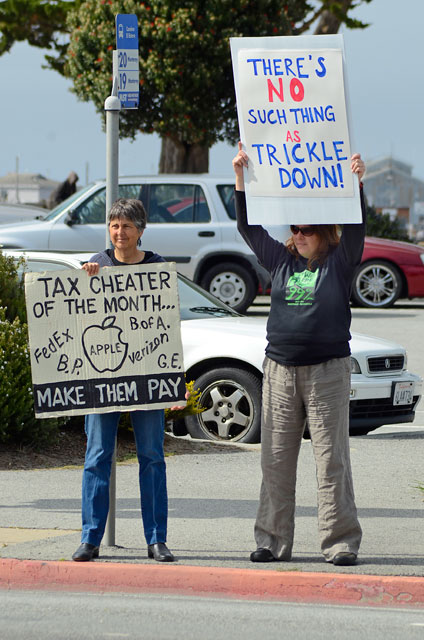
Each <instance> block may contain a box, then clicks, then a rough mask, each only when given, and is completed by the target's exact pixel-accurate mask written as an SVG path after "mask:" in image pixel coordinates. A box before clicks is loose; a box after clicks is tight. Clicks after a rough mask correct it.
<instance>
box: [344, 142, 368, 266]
mask: <svg viewBox="0 0 424 640" xmlns="http://www.w3.org/2000/svg"><path fill="white" fill-rule="evenodd" d="M350 167H351V170H352V173H354V174H356V175H357V177H358V180H359V185H360V186H359V189H360V197H361V211H362V223H361V224H345V225H343V232H342V238H341V242H340V245H341V246H340V248H341V250H342V251H343V253H344V256H345V260H346V261H347V263H348V264H350V265H351V266H352V265H353V266H356V265H358V264H359V263H360V262H361V257H362V252H363V250H364V239H365V230H366V208H365V199H364V193H363V188H362V178H363V177H364V175H365V164H364V161H363V160H362V158H361V155H360V154H359V153H354V154H353V156H352V158H351V162H350Z"/></svg>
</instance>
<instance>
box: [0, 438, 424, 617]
mask: <svg viewBox="0 0 424 640" xmlns="http://www.w3.org/2000/svg"><path fill="white" fill-rule="evenodd" d="M388 444H389V446H387V450H386V449H385V454H384V461H385V465H384V467H383V468H380V467H379V468H378V469H376V460H377V459H379V455H381V450H382V447H383V446H385V445H384V442H383V443H382V440H381V438H375V437H374V438H373V437H370V436H368V437H367V438H355V439H353V440H352V441H351V447H352V464H353V473H354V480H355V489H356V496H357V504H358V510H359V517H360V520H361V524H362V527H363V529H364V538H363V544H362V547H361V551H360V557H359V560H360V562H359V564H358V565H357V566H355V567H349V568H346V567H340V568H339V567H334V566H333V565H332V564H328V563H325V562H324V560H323V558H322V556H321V554H320V552H319V546H318V536H317V524H316V489H315V487H316V481H315V469H314V463H313V458H312V452H311V447H310V443H309V442H307V441H305V442H304V443H303V444H302V447H301V453H300V458H299V473H298V492H297V504H298V507H297V516H296V535H295V545H294V553H293V560H292V561H291V562H290V563H272V564H267V565H255V564H252V563H251V562H250V561H249V554H250V552H251V551H252V550H253V548H254V546H255V545H254V540H253V523H254V519H255V514H256V508H257V497H258V494H259V485H260V475H261V474H260V447H259V445H255V446H251V445H249V446H246V445H238V446H228V447H227V448H226V450H224V451H222V450H220V451H219V452H218V453H215V452H214V449H213V446H214V445H213V443H205V452H204V453H202V454H191V455H180V456H171V457H168V458H167V469H168V489H169V516H170V518H169V533H168V544H169V547H170V548H171V549H172V551H173V552H174V554H175V556H176V558H177V562H176V563H175V564H173V565H160V564H159V563H155V562H154V561H152V560H148V559H147V553H146V545H145V543H144V540H143V533H142V526H141V521H140V506H139V497H138V479H137V466H136V465H134V464H130V465H118V471H117V496H118V500H117V519H116V546H113V547H106V546H104V545H103V546H102V547H101V551H100V559H99V560H98V561H95V562H92V563H72V562H69V560H70V558H71V555H72V553H73V551H74V550H75V549H76V548H77V546H78V544H79V539H80V526H81V524H80V494H81V469H53V470H52V469H47V470H33V471H0V495H1V496H2V498H1V505H0V527H1V528H0V558H1V559H0V586H3V587H5V588H14V587H19V586H21V587H23V588H25V587H26V588H37V587H38V588H44V589H46V588H49V587H50V588H70V589H79V590H85V589H97V590H110V589H111V590H116V591H126V590H130V591H132V590H138V591H143V590H144V591H157V590H160V591H166V592H173V593H175V592H178V593H191V594H195V593H199V594H202V593H203V594H207V595H210V594H211V593H212V594H213V593H216V594H217V595H226V596H229V595H232V596H233V597H250V598H260V597H266V598H279V599H283V600H296V601H298V600H306V601H326V602H340V603H342V602H343V603H346V602H357V603H361V604H363V603H371V604H385V605H401V606H405V605H413V606H424V577H423V576H424V536H423V515H424V510H423V506H424V504H423V500H422V496H421V495H420V494H419V492H417V491H416V490H415V488H414V487H412V486H411V478H412V479H417V480H418V479H419V478H420V474H422V455H421V454H420V453H419V452H418V451H416V449H417V445H418V441H416V442H415V444H414V442H413V441H411V440H405V441H404V442H401V443H400V444H399V443H396V446H394V443H393V442H390V443H388ZM419 444H420V448H421V440H420V441H419ZM414 452H415V453H414ZM402 454H403V456H405V457H403V463H402V464H400V462H399V461H400V456H402ZM415 454H416V455H415ZM405 461H407V464H405ZM402 474H403V475H404V477H402Z"/></svg>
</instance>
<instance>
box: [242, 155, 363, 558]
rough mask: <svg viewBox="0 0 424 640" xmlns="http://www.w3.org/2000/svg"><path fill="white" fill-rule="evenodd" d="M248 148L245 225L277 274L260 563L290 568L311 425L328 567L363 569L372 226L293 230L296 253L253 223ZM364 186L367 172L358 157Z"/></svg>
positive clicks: (267, 372) (267, 374)
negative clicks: (355, 466)
mask: <svg viewBox="0 0 424 640" xmlns="http://www.w3.org/2000/svg"><path fill="white" fill-rule="evenodd" d="M247 164H248V158H247V155H246V153H245V152H244V151H243V150H242V145H241V143H239V152H238V154H237V156H236V157H235V158H234V160H233V167H234V171H235V174H236V191H235V202H236V212H237V226H238V230H239V231H240V233H241V235H242V236H243V238H244V239H245V240H246V242H247V244H248V245H249V246H250V248H251V249H252V251H253V252H254V253H255V254H256V256H257V258H258V260H259V262H260V263H261V264H262V265H263V266H264V267H265V268H266V269H268V271H269V272H270V273H271V276H272V291H271V309H270V314H269V319H268V325H267V339H268V344H267V347H266V350H265V353H266V356H265V361H264V378H263V395H262V453H261V459H262V474H263V476H262V486H261V493H260V501H259V508H258V514H257V518H256V524H255V539H256V543H257V549H256V551H254V552H253V553H252V554H251V556H250V559H251V561H252V562H274V561H278V560H280V561H283V560H286V561H288V560H290V559H291V555H292V546H293V536H294V513H295V488H296V468H297V459H298V454H299V449H300V444H301V441H302V435H303V431H304V428H305V423H306V421H307V423H308V428H309V432H310V436H311V441H312V447H313V451H314V456H315V463H316V475H317V482H318V528H319V534H320V543H321V551H322V553H323V555H324V558H325V560H326V561H327V562H332V563H333V564H335V565H344V566H346V565H354V564H356V559H357V555H358V549H359V545H360V542H361V536H362V531H361V527H360V524H359V522H358V518H357V513H356V506H355V499H354V493H353V484H352V474H351V467H350V454H349V393H350V357H349V356H350V349H349V340H350V337H351V336H350V332H349V329H350V321H351V313H350V307H349V298H350V290H351V283H352V279H353V275H354V272H355V269H356V267H357V266H358V265H359V263H360V260H361V256H362V251H363V246H364V237H365V205H364V199H363V194H362V183H361V182H360V186H361V188H360V192H361V206H362V213H363V222H362V224H347V225H344V228H343V233H342V235H341V237H340V236H339V234H338V232H337V226H336V225H291V227H290V228H291V233H292V235H291V237H290V238H289V240H288V241H287V243H286V245H284V244H282V243H281V242H278V241H277V240H274V239H273V238H271V236H270V235H269V234H268V233H267V231H265V229H263V227H261V226H260V225H249V224H248V222H247V214H246V199H245V194H244V177H243V169H244V167H247ZM351 169H352V172H353V173H355V174H356V175H357V176H358V179H359V181H361V179H362V176H363V175H364V173H365V165H364V163H363V161H362V159H361V156H360V155H359V154H355V155H353V156H352V159H351Z"/></svg>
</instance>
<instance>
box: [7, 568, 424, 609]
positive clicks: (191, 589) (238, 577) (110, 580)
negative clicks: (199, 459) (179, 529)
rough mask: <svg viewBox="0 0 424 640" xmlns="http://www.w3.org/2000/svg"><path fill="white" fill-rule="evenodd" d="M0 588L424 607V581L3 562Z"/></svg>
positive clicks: (195, 569)
mask: <svg viewBox="0 0 424 640" xmlns="http://www.w3.org/2000/svg"><path fill="white" fill-rule="evenodd" d="M0 588H3V589H14V588H19V589H45V590H48V589H55V590H56V589H61V590H66V591H104V592H106V591H120V592H128V593H131V592H140V593H142V592H149V593H155V592H161V593H164V592H165V593H173V594H183V595H196V596H198V595H204V596H209V595H216V596H225V597H231V598H249V599H265V600H285V601H291V602H327V603H335V604H361V605H373V606H376V605H383V606H391V607H392V606H402V607H405V606H413V607H424V578H415V577H400V576H373V575H347V574H333V573H330V574H329V573H300V572H294V571H293V572H289V571H284V572H280V571H264V570H261V569H221V568H219V567H197V566H177V565H159V566H157V565H155V566H148V565H134V564H119V563H109V562H89V563H85V562H84V563H79V562H78V563H77V562H43V561H33V560H15V559H6V558H4V559H0Z"/></svg>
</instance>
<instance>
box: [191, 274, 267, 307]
mask: <svg viewBox="0 0 424 640" xmlns="http://www.w3.org/2000/svg"><path fill="white" fill-rule="evenodd" d="M200 286H201V287H203V289H206V291H209V292H210V293H213V295H214V296H216V297H217V298H219V299H220V300H222V302H225V303H226V304H228V306H229V307H231V308H232V309H234V310H235V311H240V312H241V313H243V312H244V311H246V309H247V308H248V307H249V306H250V305H251V304H252V302H253V300H254V299H255V297H256V295H257V292H258V285H257V283H256V282H255V278H254V277H253V276H252V275H251V274H250V273H249V271H248V270H247V269H246V268H245V267H243V266H242V265H239V264H235V263H232V262H224V263H223V264H219V265H216V266H214V267H212V268H211V269H209V270H208V271H207V272H206V273H205V275H204V276H203V278H202V280H201V282H200Z"/></svg>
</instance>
